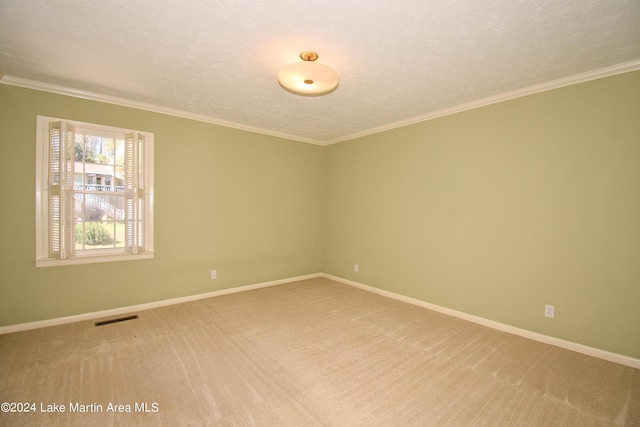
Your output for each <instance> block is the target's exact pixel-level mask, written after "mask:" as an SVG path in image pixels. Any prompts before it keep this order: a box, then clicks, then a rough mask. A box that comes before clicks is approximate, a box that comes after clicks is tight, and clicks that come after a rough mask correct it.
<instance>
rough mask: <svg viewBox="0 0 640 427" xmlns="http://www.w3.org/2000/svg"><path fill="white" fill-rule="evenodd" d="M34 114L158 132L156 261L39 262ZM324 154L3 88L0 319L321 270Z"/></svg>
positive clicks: (281, 142) (148, 114)
mask: <svg viewBox="0 0 640 427" xmlns="http://www.w3.org/2000/svg"><path fill="white" fill-rule="evenodd" d="M36 115H45V116H53V117H62V118H68V119H72V120H78V121H84V122H90V123H100V124H105V125H111V126H117V127H123V128H132V129H140V130H145V131H149V132H153V133H155V147H154V148H155V162H154V163H155V227H154V228H155V239H154V240H155V251H156V255H155V258H154V259H151V260H141V261H129V262H116V263H104V264H92V265H77V266H66V267H49V268H37V269H36V268H35V263H34V259H35V237H34V221H35V219H34V218H35V214H34V210H35V202H34V193H35V190H34V188H35V176H34V174H35V172H34V167H35V166H34V165H35V124H36ZM323 162H324V153H323V147H320V146H314V145H310V144H305V143H301V142H295V141H289V140H285V139H281V138H274V137H270V136H265V135H259V134H256V133H251V132H244V131H240V130H235V129H230V128H225V127H221V126H215V125H211V124H206V123H202V122H197V121H190V120H186V119H181V118H176V117H171V116H165V115H161V114H156V113H151V112H146V111H141V110H136V109H130V108H125V107H120V106H115V105H110V104H103V103H98V102H93V101H87V100H82V99H78V98H71V97H65V96H60V95H55V94H50V93H44V92H38V91H33V90H27V89H22V88H18V87H12V86H6V85H0V189H1V192H2V194H3V199H2V205H1V207H0V218H1V219H2V220H1V221H0V236H1V240H2V243H0V326H3V325H11V324H18V323H23V322H30V321H37V320H43V319H51V318H56V317H63V316H69V315H75V314H81V313H87V312H94V311H99V310H105V309H111V308H117V307H123V306H129V305H134V304H140V303H146V302H152V301H158V300H164V299H170V298H176V297H180V296H187V295H193V294H198V293H204V292H211V291H216V290H220V289H226V288H231V287H236V286H241V285H249V284H256V283H262V282H267V281H271V280H277V279H283V278H288V277H296V276H300V275H305V274H310V273H317V272H320V271H322V232H323V230H322V225H323V211H322V207H323V202H324V201H323V194H324V193H323V191H324V181H323V180H324V177H323V164H324V163H323ZM213 269H216V270H217V272H218V279H217V280H211V279H210V274H209V272H210V270H213Z"/></svg>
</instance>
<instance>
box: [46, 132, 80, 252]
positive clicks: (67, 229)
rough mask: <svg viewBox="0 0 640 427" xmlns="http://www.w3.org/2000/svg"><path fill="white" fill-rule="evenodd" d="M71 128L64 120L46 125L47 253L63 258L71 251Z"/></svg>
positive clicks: (72, 154)
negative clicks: (47, 163)
mask: <svg viewBox="0 0 640 427" xmlns="http://www.w3.org/2000/svg"><path fill="white" fill-rule="evenodd" d="M74 140H75V135H74V128H73V126H71V125H70V124H68V123H65V122H52V123H50V124H49V178H48V186H49V194H48V197H49V256H50V257H51V258H59V259H67V258H69V257H72V256H73V255H74V254H75V250H76V233H75V223H74V217H75V215H74V194H73V173H74V170H73V169H74V164H75V141H74Z"/></svg>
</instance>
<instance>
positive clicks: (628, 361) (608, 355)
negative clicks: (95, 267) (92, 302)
mask: <svg viewBox="0 0 640 427" xmlns="http://www.w3.org/2000/svg"><path fill="white" fill-rule="evenodd" d="M317 277H325V278H327V279H331V280H335V281H336V282H340V283H344V284H346V285H350V286H354V287H356V288H359V289H362V290H365V291H368V292H373V293H376V294H378V295H382V296H385V297H388V298H393V299H395V300H398V301H402V302H406V303H409V304H413V305H417V306H419V307H424V308H427V309H429V310H433V311H437V312H439V313H443V314H447V315H449V316H453V317H457V318H459V319H463V320H467V321H469V322H473V323H477V324H479V325H482V326H487V327H489V328H492V329H496V330H499V331H502V332H507V333H510V334H513V335H518V336H521V337H524V338H528V339H531V340H534V341H539V342H542V343H545V344H550V345H553V346H556V347H560V348H564V349H566V350H571V351H575V352H578V353H582V354H586V355H588V356H593V357H597V358H599V359H603V360H607V361H609V362H614V363H619V364H621V365H625V366H629V367H631V368H636V369H640V359H635V358H633V357H629V356H624V355H622V354H617V353H612V352H609V351H606V350H601V349H598V348H594V347H589V346H586V345H583V344H578V343H575V342H572V341H567V340H563V339H560V338H555V337H551V336H548V335H544V334H540V333H537V332H532V331H529V330H526V329H521V328H517V327H515V326H511V325H507V324H504V323H500V322H496V321H494V320H489V319H485V318H483V317H479V316H474V315H472V314H467V313H463V312H461V311H457V310H452V309H450V308H446V307H441V306H439V305H435V304H431V303H428V302H425V301H421V300H418V299H415V298H411V297H407V296H404V295H400V294H396V293H394V292H390V291H385V290H383V289H378V288H374V287H373V286H369V285H365V284H362V283H358V282H354V281H352V280H348V279H344V278H342V277H338V276H333V275H331V274H326V273H314V274H308V275H305V276H297V277H290V278H286V279H280V280H273V281H270V282H264V283H256V284H253V285H246V286H239V287H237V288H230V289H223V290H220V291H213V292H206V293H202V294H196V295H189V296H185V297H179V298H172V299H168V300H162V301H155V302H150V303H145V304H137V305H131V306H127V307H120V308H114V309H109V310H102V311H96V312H91V313H84V314H78V315H74V316H66V317H58V318H55V319H47V320H40V321H36V322H28V323H19V324H16V325H9V326H0V335H2V334H9V333H12V332H20V331H27V330H30V329H37V328H44V327H47V326H55V325H62V324H65V323H73V322H80V321H84V320H93V319H100V318H104V317H110V316H118V315H121V314H128V313H132V312H135V311H142V310H149V309H152V308H157V307H164V306H168V305H173V304H181V303H185V302H189V301H197V300H201V299H205V298H212V297H217V296H221V295H227V294H234V293H237V292H244V291H250V290H252V289H259V288H266V287H269V286H276V285H282V284H285V283H291V282H299V281H301V280H308V279H315V278H317Z"/></svg>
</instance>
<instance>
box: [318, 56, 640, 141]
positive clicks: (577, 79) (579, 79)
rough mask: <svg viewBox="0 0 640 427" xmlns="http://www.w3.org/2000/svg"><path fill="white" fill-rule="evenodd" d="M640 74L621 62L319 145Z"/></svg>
mask: <svg viewBox="0 0 640 427" xmlns="http://www.w3.org/2000/svg"><path fill="white" fill-rule="evenodd" d="M637 70H640V59H638V60H635V61H629V62H624V63H622V64H617V65H613V66H611V67H606V68H600V69H597V70H593V71H587V72H586V73H580V74H575V75H573V76H569V77H563V78H561V79H556V80H551V81H549V82H545V83H540V84H537V85H533V86H527V87H524V88H521V89H516V90H512V91H509V92H504V93H501V94H498V95H494V96H490V97H487V98H483V99H479V100H476V101H471V102H466V103H464V104H460V105H456V106H453V107H451V108H445V109H443V110H438V111H433V112H431V113H427V114H424V115H421V116H417V117H413V118H410V119H406V120H400V121H398V122H394V123H389V124H386V125H384V126H379V127H375V128H372V129H368V130H365V131H362V132H358V133H354V134H351V135H347V136H344V137H340V138H336V139H332V140H331V141H327V142H325V143H324V144H323V145H331V144H336V143H338V142H344V141H349V140H351V139H356V138H361V137H363V136H367V135H373V134H376V133H380V132H385V131H388V130H392V129H397V128H400V127H404V126H409V125H412V124H415V123H421V122H426V121H429V120H433V119H437V118H440V117H444V116H450V115H452V114H457V113H461V112H463V111H467V110H473V109H475V108H480V107H486V106H488V105H492V104H498V103H500V102H504V101H509V100H512V99H516V98H521V97H523V96H528V95H533V94H536V93H540V92H546V91H549V90H553V89H560V88H562V87H565V86H571V85H575V84H579V83H584V82H588V81H591V80H597V79H602V78H604V77H611V76H615V75H617V74H623V73H628V72H631V71H637Z"/></svg>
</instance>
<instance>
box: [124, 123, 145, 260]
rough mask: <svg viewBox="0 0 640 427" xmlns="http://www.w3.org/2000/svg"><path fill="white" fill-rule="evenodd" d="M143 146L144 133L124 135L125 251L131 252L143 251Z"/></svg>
mask: <svg viewBox="0 0 640 427" xmlns="http://www.w3.org/2000/svg"><path fill="white" fill-rule="evenodd" d="M144 147H145V137H144V135H142V134H140V133H139V132H131V133H128V134H126V135H125V162H124V163H125V183H124V185H125V197H126V207H125V221H126V242H127V252H129V253H132V254H137V253H139V252H143V251H144V239H145V236H144V231H145V230H144V224H145V221H144V215H145V209H144V206H145V203H144V197H145V194H144V191H145V182H144Z"/></svg>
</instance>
